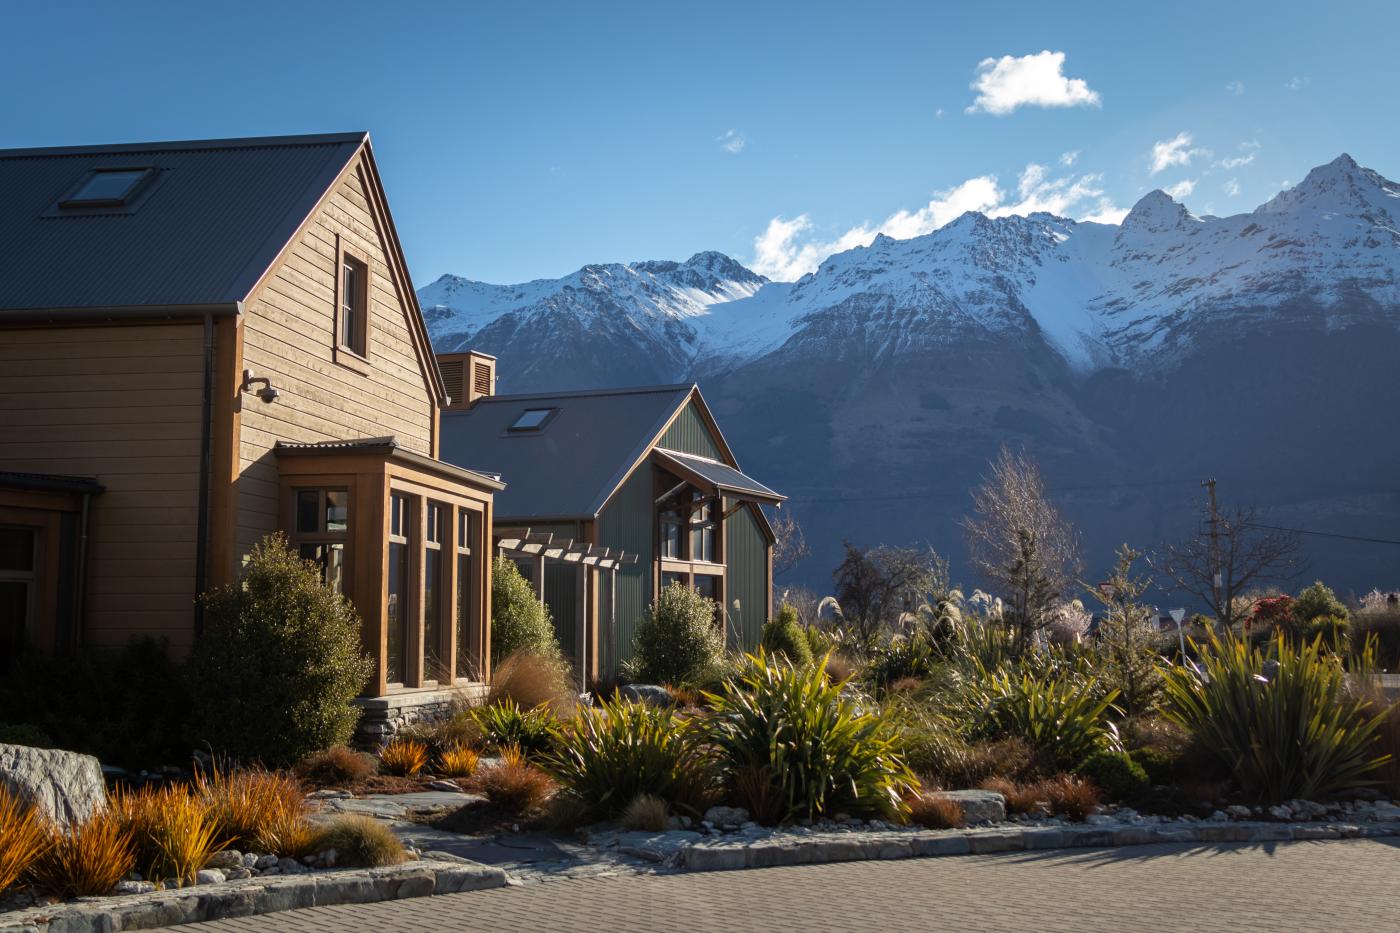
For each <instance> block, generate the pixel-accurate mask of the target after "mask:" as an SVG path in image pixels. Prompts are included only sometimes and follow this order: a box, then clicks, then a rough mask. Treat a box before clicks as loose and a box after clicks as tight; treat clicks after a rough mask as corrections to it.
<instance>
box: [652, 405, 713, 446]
mask: <svg viewBox="0 0 1400 933" xmlns="http://www.w3.org/2000/svg"><path fill="white" fill-rule="evenodd" d="M657 446H658V447H665V448H667V449H668V450H679V451H680V452H681V453H685V454H696V455H698V456H701V457H710V458H711V459H714V460H719V459H722V458H721V455H720V449H719V444H717V443H715V438H714V435H712V434H711V433H710V429H709V428H708V427H706V425H705V419H703V418H701V417H700V414H699V412H697V411H696V410H695V405H694V403H693V402H687V403H686V405H685V408H682V409H681V413H680V414H679V415H677V416H676V420H675V421H673V422H671V426H670V427H669V428H667V429H666V433H665V434H663V435H661V443H660V444H658V445H657Z"/></svg>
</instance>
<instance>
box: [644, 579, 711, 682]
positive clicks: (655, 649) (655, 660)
mask: <svg viewBox="0 0 1400 933" xmlns="http://www.w3.org/2000/svg"><path fill="white" fill-rule="evenodd" d="M723 656H724V633H723V632H722V631H720V628H719V626H717V625H716V624H715V603H714V601H713V600H710V599H706V598H705V597H703V596H701V595H700V594H699V593H698V592H696V591H695V590H693V589H691V588H690V587H688V586H683V585H681V584H680V583H672V584H670V585H669V586H667V587H666V588H665V589H663V590H662V591H661V595H660V596H658V597H657V598H656V601H655V602H653V603H652V604H651V608H650V609H648V610H647V615H646V618H645V619H643V620H642V624H641V625H639V626H638V627H637V634H636V636H635V640H634V642H633V646H632V664H631V673H632V674H634V675H635V677H636V679H637V680H640V681H644V682H646V683H651V684H671V685H673V686H685V685H688V684H693V683H696V682H698V681H702V680H704V679H705V677H706V674H707V672H709V671H712V670H713V669H715V668H716V667H718V666H719V665H720V662H721V659H722V658H723Z"/></svg>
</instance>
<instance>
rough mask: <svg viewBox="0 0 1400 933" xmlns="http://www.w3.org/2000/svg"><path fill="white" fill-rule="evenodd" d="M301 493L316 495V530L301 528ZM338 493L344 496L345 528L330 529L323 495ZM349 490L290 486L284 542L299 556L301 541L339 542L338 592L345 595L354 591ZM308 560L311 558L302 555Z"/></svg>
mask: <svg viewBox="0 0 1400 933" xmlns="http://www.w3.org/2000/svg"><path fill="white" fill-rule="evenodd" d="M304 492H314V493H316V494H317V498H316V525H317V530H316V531H302V530H301V523H300V518H301V515H300V499H301V494H302V493H304ZM331 492H338V493H340V494H341V495H342V496H344V497H345V529H344V530H343V531H331V530H330V529H329V528H327V527H326V526H327V522H326V494H327V493H331ZM350 498H351V490H350V488H349V487H348V486H336V485H329V486H293V487H292V514H291V521H290V522H288V524H287V543H288V544H290V545H291V547H292V550H294V551H296V552H297V554H298V555H300V554H301V546H302V545H303V544H339V545H341V549H340V562H341V563H340V592H341V594H342V595H344V596H349V595H350V593H352V592H354V589H353V587H354V581H353V580H352V579H351V566H350V565H351V563H352V559H353V553H354V548H353V547H352V546H351V542H352V541H353V540H354V538H353V534H354V527H353V526H352V524H351V523H352V522H353V521H354V520H355V517H354V515H353V514H352V510H351V508H350ZM303 559H304V560H311V559H312V558H309V557H308V558H303Z"/></svg>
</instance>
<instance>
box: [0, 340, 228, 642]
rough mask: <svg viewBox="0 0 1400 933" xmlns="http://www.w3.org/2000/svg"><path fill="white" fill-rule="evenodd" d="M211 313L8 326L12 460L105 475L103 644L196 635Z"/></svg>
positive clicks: (0, 368) (95, 530)
mask: <svg viewBox="0 0 1400 933" xmlns="http://www.w3.org/2000/svg"><path fill="white" fill-rule="evenodd" d="M203 341H204V330H203V326H202V324H198V323H196V324H147V325H139V326H138V325H132V326H109V327H52V328H44V329H38V330H4V331H0V470H13V471H20V472H30V473H59V474H68V475H78V476H96V477H97V479H98V481H99V482H101V483H102V484H103V485H104V486H105V487H106V492H105V493H103V494H102V495H100V496H98V497H96V498H95V499H94V500H93V512H92V524H91V529H90V542H91V543H90V545H89V550H88V554H89V557H88V560H89V563H88V581H89V589H88V613H89V616H88V618H89V625H88V629H87V632H86V637H87V640H88V642H89V643H90V644H96V645H103V646H112V645H121V644H124V643H125V642H126V641H127V640H129V639H130V638H131V637H132V636H135V635H152V636H156V637H161V638H166V639H168V640H169V642H170V644H171V646H172V648H174V649H175V650H176V652H177V653H183V652H184V651H185V650H186V649H187V648H188V647H189V645H190V642H191V637H192V634H193V605H194V564H195V534H196V527H197V526H196V510H197V505H198V496H197V494H196V489H197V487H198V480H199V439H200V437H199V435H200V399H201V393H202V380H203Z"/></svg>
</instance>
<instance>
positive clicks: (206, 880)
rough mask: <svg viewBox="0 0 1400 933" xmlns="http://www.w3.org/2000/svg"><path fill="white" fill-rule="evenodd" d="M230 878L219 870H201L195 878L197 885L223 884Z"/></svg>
mask: <svg viewBox="0 0 1400 933" xmlns="http://www.w3.org/2000/svg"><path fill="white" fill-rule="evenodd" d="M227 880H228V878H227V877H226V876H225V875H224V873H223V872H222V871H220V870H219V869H217V868H205V869H201V870H200V871H199V872H197V873H196V874H195V876H194V883H195V884H223V883H224V882H225V881H227Z"/></svg>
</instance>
